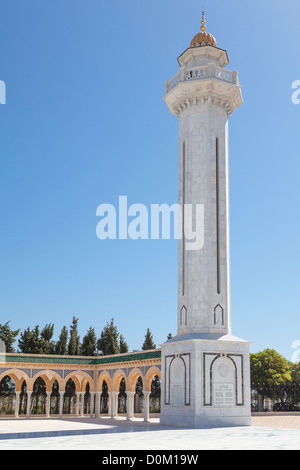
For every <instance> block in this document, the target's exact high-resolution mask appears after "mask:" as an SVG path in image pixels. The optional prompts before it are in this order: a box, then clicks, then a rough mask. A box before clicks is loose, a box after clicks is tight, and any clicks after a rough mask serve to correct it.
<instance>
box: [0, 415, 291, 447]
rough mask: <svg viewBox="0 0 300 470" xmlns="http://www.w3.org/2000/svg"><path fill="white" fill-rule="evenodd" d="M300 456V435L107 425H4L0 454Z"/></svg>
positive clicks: (8, 421)
mask: <svg viewBox="0 0 300 470" xmlns="http://www.w3.org/2000/svg"><path fill="white" fill-rule="evenodd" d="M5 449H6V450H14V449H18V450H19V449H26V450H30V449H32V450H34V449H36V450H41V449H42V450H47V449H52V450H56V449H57V450H59V449H66V450H73V449H78V450H80V449H83V450H84V449H85V450H94V449H98V450H177V451H180V450H182V451H184V450H215V449H217V450H227V449H228V450H231V449H232V450H240V449H250V450H256V449H261V450H277V449H278V450H279V449H282V450H294V449H295V450H300V431H299V430H291V429H274V428H264V427H258V426H254V427H238V428H217V429H186V428H175V427H172V428H169V427H164V426H160V424H159V421H158V420H152V422H150V423H148V424H145V423H144V422H142V421H139V420H135V421H134V422H127V421H124V420H114V421H111V420H108V419H88V418H83V419H63V420H59V419H50V420H46V419H31V420H14V419H0V450H5Z"/></svg>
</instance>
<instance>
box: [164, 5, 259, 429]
mask: <svg viewBox="0 0 300 470" xmlns="http://www.w3.org/2000/svg"><path fill="white" fill-rule="evenodd" d="M178 63H179V66H180V68H179V71H178V72H177V74H176V75H175V76H174V77H173V78H172V79H171V80H169V81H167V82H166V95H165V97H164V100H165V103H166V105H167V106H168V108H169V110H170V111H171V113H172V114H174V115H175V116H177V118H178V119H179V204H180V207H181V208H182V217H180V227H179V231H181V232H182V236H181V237H179V238H180V240H179V243H178V312H177V319H178V333H177V336H176V337H175V338H173V339H172V340H170V341H168V342H167V343H165V344H164V345H163V346H162V369H163V381H162V389H163V395H164V397H163V402H162V415H161V421H162V422H163V423H164V424H182V425H184V424H185V423H186V424H187V425H189V426H190V425H192V426H196V427H198V426H201V425H202V424H214V423H215V424H225V425H227V424H229V425H231V424H249V422H250V421H249V420H250V394H249V396H248V391H249V387H250V385H249V383H250V378H249V343H248V342H245V341H243V340H240V339H239V338H236V337H234V336H232V334H231V312H230V259H229V258H230V253H229V174H228V171H229V165H228V158H229V155H228V119H229V117H230V116H231V114H232V113H233V111H234V110H235V109H237V108H238V107H239V106H241V105H242V104H243V99H242V94H241V86H240V83H239V80H238V73H237V72H236V71H230V70H228V69H226V68H225V67H226V66H227V65H228V64H229V59H228V55H227V52H226V51H225V50H224V49H221V48H220V47H218V45H217V41H216V39H215V38H214V36H212V35H211V34H209V33H208V32H207V31H206V26H205V18H204V13H203V16H202V26H201V32H199V33H198V34H196V36H195V37H194V38H193V39H192V41H191V43H190V47H189V48H188V49H187V50H186V51H185V52H184V53H183V54H181V55H180V56H179V58H178ZM186 207H191V208H192V210H191V211H189V214H191V213H192V216H191V220H190V221H188V220H187V211H186V210H185V208H186ZM196 207H202V208H203V211H202V215H203V224H202V225H203V226H202V231H203V243H202V244H201V246H197V243H196V244H195V248H193V244H192V243H190V240H187V239H186V225H187V223H188V222H189V223H190V225H192V226H193V227H195V226H197V221H196V220H195V218H196V216H197V210H196ZM219 415H220V419H219Z"/></svg>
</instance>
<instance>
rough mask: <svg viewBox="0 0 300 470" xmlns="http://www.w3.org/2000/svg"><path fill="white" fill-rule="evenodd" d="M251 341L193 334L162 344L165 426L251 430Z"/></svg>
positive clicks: (223, 336) (163, 415)
mask: <svg viewBox="0 0 300 470" xmlns="http://www.w3.org/2000/svg"><path fill="white" fill-rule="evenodd" d="M250 393H251V392H250V360H249V343H248V342H246V341H243V340H241V339H239V338H236V337H234V336H231V335H220V334H210V333H206V334H201V333H191V334H187V335H180V336H177V337H176V338H173V339H172V340H170V341H168V342H167V343H165V344H163V345H162V400H161V419H160V422H161V424H162V425H169V426H170V425H171V426H185V427H192V428H202V427H226V426H250V425H251V395H250Z"/></svg>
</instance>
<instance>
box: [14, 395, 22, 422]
mask: <svg viewBox="0 0 300 470" xmlns="http://www.w3.org/2000/svg"><path fill="white" fill-rule="evenodd" d="M20 395H21V392H16V407H15V418H19V408H20Z"/></svg>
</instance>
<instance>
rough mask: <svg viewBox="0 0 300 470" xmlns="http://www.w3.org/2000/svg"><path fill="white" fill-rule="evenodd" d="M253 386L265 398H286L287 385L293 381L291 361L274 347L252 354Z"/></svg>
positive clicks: (282, 399)
mask: <svg viewBox="0 0 300 470" xmlns="http://www.w3.org/2000/svg"><path fill="white" fill-rule="evenodd" d="M250 370H251V383H252V388H253V389H254V390H256V391H257V393H259V394H260V395H261V397H262V402H263V401H264V398H271V399H280V400H281V401H282V402H283V401H284V399H285V398H286V391H285V390H286V385H287V384H288V383H289V382H290V381H291V379H292V376H291V370H290V364H289V362H288V361H287V360H286V359H285V358H284V357H283V356H281V355H280V354H279V353H278V352H276V351H275V350H274V349H265V350H264V351H262V352H258V353H256V354H251V355H250Z"/></svg>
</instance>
